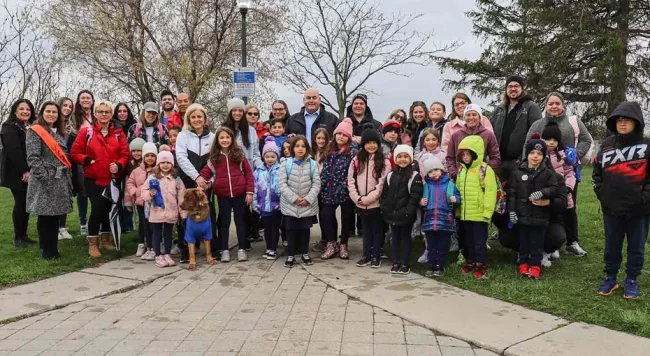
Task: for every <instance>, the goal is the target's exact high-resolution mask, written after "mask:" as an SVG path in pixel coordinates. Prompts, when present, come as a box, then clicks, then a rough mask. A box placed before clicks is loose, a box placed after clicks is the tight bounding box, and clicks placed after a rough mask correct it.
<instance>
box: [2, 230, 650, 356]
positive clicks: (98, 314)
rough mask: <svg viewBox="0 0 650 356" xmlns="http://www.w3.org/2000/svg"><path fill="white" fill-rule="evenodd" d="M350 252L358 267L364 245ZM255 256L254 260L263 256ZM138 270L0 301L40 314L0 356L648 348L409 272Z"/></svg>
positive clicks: (278, 266)
mask: <svg viewBox="0 0 650 356" xmlns="http://www.w3.org/2000/svg"><path fill="white" fill-rule="evenodd" d="M351 241H352V246H351V251H352V253H353V256H358V254H359V250H360V239H351ZM256 248H257V249H258V250H255V249H254V250H253V252H251V253H250V256H251V257H253V256H255V257H257V256H259V255H260V253H261V251H259V248H261V246H260V244H257V246H256ZM202 260H203V256H200V259H199V261H201V262H202ZM139 262H140V261H139V260H135V259H130V258H129V259H124V260H122V261H115V262H111V263H107V264H106V265H104V266H102V267H100V268H96V269H92V270H91V271H82V272H76V273H71V274H68V275H64V276H60V277H56V278H52V279H49V280H45V281H40V282H36V283H33V284H30V285H26V286H20V287H15V288H8V289H5V290H2V291H0V302H1V304H0V315H2V316H3V317H2V319H3V320H5V321H6V319H7V316H9V317H11V316H12V315H13V316H14V317H15V316H19V315H25V313H23V314H21V312H22V311H25V310H27V311H29V313H27V314H33V313H38V315H36V316H31V317H27V318H24V319H21V320H19V321H15V322H10V323H7V324H6V325H3V326H1V327H0V355H53V356H58V355H93V356H94V355H123V356H126V355H156V356H164V355H219V356H226V355H228V356H235V355H238V356H250V355H268V356H272V355H283V356H285V355H286V356H293V355H303V356H304V355H309V356H311V355H313V356H317V355H321V356H326V355H350V356H354V355H359V356H373V355H377V356H402V355H403V356H420V355H422V356H436V355H443V356H453V355H477V356H483V355H495V354H505V355H522V356H523V355H527V356H528V355H590V356H592V355H646V354H647V350H648V349H650V340H648V339H645V338H640V337H635V336H631V335H627V334H624V333H620V332H615V331H611V330H608V329H605V328H601V327H596V326H592V325H587V324H582V323H570V322H567V321H565V320H563V319H560V318H556V317H554V316H552V315H549V314H545V313H540V312H536V311H531V310H528V309H525V308H522V307H519V306H516V305H512V304H508V303H504V302H501V301H498V300H495V299H492V298H488V297H483V296H480V295H477V294H475V293H471V292H468V291H464V290H461V289H458V288H454V287H450V286H448V285H445V284H442V283H438V282H436V281H434V280H430V279H427V278H423V277H421V276H419V275H417V274H414V273H412V274H410V275H408V276H392V275H390V274H389V273H388V268H389V267H388V263H385V264H384V266H383V267H382V268H380V269H370V268H358V267H356V266H354V261H352V260H349V261H342V260H339V259H335V260H330V261H315V262H316V263H315V264H314V266H310V267H302V266H297V267H295V268H293V269H287V268H284V267H283V260H282V259H279V260H277V261H275V262H272V261H266V260H262V259H252V260H251V261H248V262H243V263H237V262H234V263H230V264H217V265H214V266H207V265H205V264H200V265H199V268H198V269H197V270H195V271H188V270H186V269H184V268H167V269H157V268H155V267H154V268H151V265H152V264H150V263H147V264H146V265H141V264H140V263H139ZM161 273H170V274H166V275H165V274H163V275H161ZM89 276H90V278H88V277H89ZM77 277H83V278H82V280H83V281H84V282H83V285H79V284H78V283H77V282H76V281H75V280H76V279H77ZM48 288H49V289H48ZM84 288H87V290H85V289H84ZM110 290H122V291H123V292H121V293H110ZM78 293H86V294H85V295H84V296H83V297H79V295H78ZM96 294H99V295H104V296H102V297H95V298H94V297H93V296H94V295H96ZM75 298H76V299H75ZM78 300H82V301H78ZM39 301H40V302H39ZM70 303H71V304H70ZM67 304H69V305H68V306H66V307H62V308H60V309H56V310H51V311H47V312H43V310H48V309H51V308H55V307H58V306H61V305H67ZM25 305H28V306H27V307H26V306H25ZM21 308H22V309H21ZM432 330H433V331H432ZM443 335H446V336H443ZM463 340H464V341H463ZM468 342H469V343H468Z"/></svg>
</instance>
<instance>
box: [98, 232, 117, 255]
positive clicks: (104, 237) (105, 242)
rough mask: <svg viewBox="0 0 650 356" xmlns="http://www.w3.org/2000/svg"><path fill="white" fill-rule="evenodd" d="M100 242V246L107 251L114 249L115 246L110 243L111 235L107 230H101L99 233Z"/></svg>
mask: <svg viewBox="0 0 650 356" xmlns="http://www.w3.org/2000/svg"><path fill="white" fill-rule="evenodd" d="M100 239H101V243H102V248H103V249H104V250H107V251H115V250H116V248H115V246H113V245H112V244H111V235H110V234H109V233H108V232H102V234H101V237H100Z"/></svg>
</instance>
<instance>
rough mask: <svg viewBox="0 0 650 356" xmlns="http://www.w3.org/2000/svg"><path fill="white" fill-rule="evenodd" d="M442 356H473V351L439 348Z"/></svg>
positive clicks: (447, 347) (457, 348)
mask: <svg viewBox="0 0 650 356" xmlns="http://www.w3.org/2000/svg"><path fill="white" fill-rule="evenodd" d="M440 352H441V353H442V356H475V355H474V350H472V349H471V348H467V347H453V346H440Z"/></svg>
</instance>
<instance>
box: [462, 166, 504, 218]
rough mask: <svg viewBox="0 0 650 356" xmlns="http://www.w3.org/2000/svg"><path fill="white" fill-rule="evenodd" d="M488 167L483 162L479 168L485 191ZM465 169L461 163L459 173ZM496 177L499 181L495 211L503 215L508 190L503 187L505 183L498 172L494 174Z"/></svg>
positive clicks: (481, 182)
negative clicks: (502, 182)
mask: <svg viewBox="0 0 650 356" xmlns="http://www.w3.org/2000/svg"><path fill="white" fill-rule="evenodd" d="M487 167H488V164H487V163H485V162H481V167H480V168H479V184H480V185H481V190H482V191H483V192H485V176H486V175H487ZM463 169H465V167H464V166H463V165H462V164H461V165H460V170H459V173H460V171H462V170H463ZM494 179H495V180H496V183H497V204H496V205H495V207H494V212H495V213H497V214H499V215H503V214H505V212H506V203H507V200H506V191H505V190H504V189H503V184H501V180H500V179H499V177H498V176H497V175H496V174H495V175H494Z"/></svg>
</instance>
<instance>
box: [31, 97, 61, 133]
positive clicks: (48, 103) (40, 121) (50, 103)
mask: <svg viewBox="0 0 650 356" xmlns="http://www.w3.org/2000/svg"><path fill="white" fill-rule="evenodd" d="M48 106H55V107H56V110H57V117H56V122H55V123H54V125H52V127H53V128H55V129H56V133H58V134H59V135H61V137H66V136H67V133H66V132H65V119H64V118H63V113H62V112H61V107H60V106H59V104H57V103H55V102H53V101H46V102H44V103H43V105H41V109H40V110H39V111H38V118H37V119H36V124H38V125H41V126H43V127H44V128H49V125H48V124H47V122H45V118H44V117H43V113H44V112H45V108H47V107H48Z"/></svg>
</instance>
